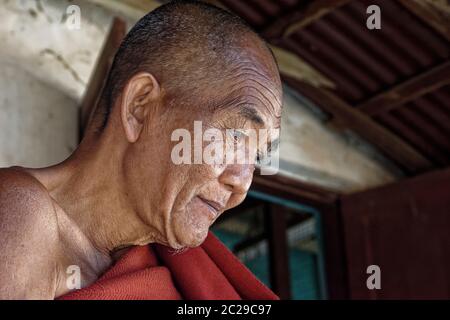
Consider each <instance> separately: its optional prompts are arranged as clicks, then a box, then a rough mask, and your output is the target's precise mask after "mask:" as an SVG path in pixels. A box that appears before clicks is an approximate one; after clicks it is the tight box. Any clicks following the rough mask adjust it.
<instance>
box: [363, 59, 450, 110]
mask: <svg viewBox="0 0 450 320" xmlns="http://www.w3.org/2000/svg"><path fill="white" fill-rule="evenodd" d="M449 83H450V61H446V62H444V63H442V64H440V65H438V66H437V67H434V68H433V69H431V70H428V71H425V72H424V73H422V74H419V75H417V76H415V77H413V78H411V79H408V80H407V81H405V82H403V83H400V84H399V85H397V86H394V87H392V88H389V89H388V90H386V91H384V92H382V93H380V94H378V95H376V96H374V97H373V98H371V99H369V100H367V101H365V102H363V103H361V104H359V105H358V106H357V108H358V109H359V110H361V111H362V112H364V113H365V114H367V115H369V116H373V115H377V114H381V113H384V112H387V111H389V110H391V109H393V108H395V107H397V106H400V105H402V104H405V103H407V102H409V101H412V100H414V99H416V98H418V97H420V96H422V95H424V94H426V93H429V92H431V91H434V90H436V89H439V88H440V87H442V86H444V85H446V84H449Z"/></svg>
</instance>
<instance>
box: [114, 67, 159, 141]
mask: <svg viewBox="0 0 450 320" xmlns="http://www.w3.org/2000/svg"><path fill="white" fill-rule="evenodd" d="M159 98H160V86H159V83H158V82H157V81H156V79H155V78H154V77H153V75H151V74H150V73H146V72H142V73H138V74H136V75H134V76H133V77H132V78H131V79H130V80H129V81H128V83H127V85H126V86H125V88H124V90H123V97H122V101H121V106H120V107H121V108H120V109H121V110H120V111H121V120H122V125H123V128H124V130H125V135H126V137H127V140H128V141H129V142H130V143H134V142H136V141H137V140H138V139H139V136H140V134H141V132H142V129H143V128H144V124H145V122H146V121H148V116H149V114H150V111H151V110H150V109H151V108H152V107H154V105H155V102H156V101H157V100H158V99H159Z"/></svg>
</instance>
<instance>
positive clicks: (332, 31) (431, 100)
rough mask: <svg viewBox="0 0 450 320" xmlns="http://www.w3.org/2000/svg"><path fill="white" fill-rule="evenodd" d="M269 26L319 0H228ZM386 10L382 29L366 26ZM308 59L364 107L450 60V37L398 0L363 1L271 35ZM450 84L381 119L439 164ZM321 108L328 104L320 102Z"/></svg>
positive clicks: (449, 142)
mask: <svg viewBox="0 0 450 320" xmlns="http://www.w3.org/2000/svg"><path fill="white" fill-rule="evenodd" d="M221 2H222V3H223V4H224V5H226V6H227V7H228V8H230V9H231V10H233V11H234V12H236V13H237V14H239V15H240V16H241V17H243V18H244V19H246V20H247V21H248V22H249V23H250V24H251V25H252V26H253V27H254V28H255V29H256V30H257V31H261V32H262V31H263V30H265V29H266V28H267V27H268V26H270V25H271V24H273V23H274V22H275V21H276V20H277V19H280V17H281V18H283V17H288V15H289V13H290V12H293V11H295V10H301V9H302V8H304V7H305V6H306V5H307V4H308V3H310V2H311V1H300V0H289V1H288V0H284V1H282V0H263V1H259V0H248V1H245V2H244V1H239V0H222V1H221ZM372 4H375V5H378V6H379V7H380V8H381V30H369V29H368V28H367V27H366V19H367V17H368V14H367V13H366V8H367V7H368V6H369V5H372ZM270 41H271V43H272V44H274V45H277V46H280V47H282V48H285V49H287V50H289V51H291V52H293V53H295V54H297V55H298V56H300V57H301V58H303V59H304V60H305V61H306V62H308V63H309V64H310V65H311V66H313V67H314V68H316V69H317V70H318V71H320V72H322V73H323V74H324V75H325V76H327V77H328V78H329V79H330V80H332V81H333V82H334V83H335V84H336V90H335V91H334V92H335V94H336V95H337V96H339V97H340V98H342V99H343V100H345V101H346V102H347V103H349V104H350V105H352V106H354V107H356V106H357V105H358V104H360V103H363V102H365V101H367V100H369V99H370V98H372V97H374V96H375V95H377V94H379V93H381V92H384V91H386V90H388V89H389V88H392V87H393V86H395V85H398V84H401V83H403V82H404V81H406V80H408V79H411V78H413V77H415V76H417V75H420V74H421V73H423V72H425V71H427V70H430V69H432V68H434V67H436V66H439V65H441V64H442V63H444V62H446V61H449V57H450V44H449V42H448V41H447V40H446V39H445V38H444V37H443V36H442V35H441V34H439V33H438V32H436V31H435V30H434V29H433V28H432V27H430V26H429V25H428V24H426V23H425V22H424V21H423V20H421V19H419V18H418V17H417V16H415V15H414V14H413V13H412V12H410V11H409V10H407V8H405V7H403V6H402V4H401V3H400V2H398V1H392V0H357V1H356V0H355V1H349V2H348V3H346V4H344V5H342V6H339V7H337V8H335V9H334V10H332V11H331V12H330V13H328V14H325V15H323V16H322V17H320V18H319V19H317V20H315V21H314V22H312V23H311V24H308V25H307V26H305V27H303V28H300V29H299V30H298V31H294V32H292V33H290V34H289V35H288V36H284V37H283V36H280V37H277V38H273V39H270ZM449 89H450V87H449V86H448V85H447V86H444V87H441V88H438V89H437V90H435V91H433V92H430V93H427V94H426V95H423V96H420V97H418V98H416V99H414V100H412V101H409V102H408V103H405V104H403V105H399V106H396V107H394V108H391V109H389V110H385V111H383V112H382V113H375V114H371V116H372V117H373V119H374V120H375V121H376V122H377V123H379V124H381V125H382V126H384V127H385V128H387V129H389V130H391V131H392V132H393V133H395V134H396V135H398V136H399V137H401V138H403V139H404V140H405V141H407V142H408V143H409V144H410V145H411V146H413V147H414V148H416V149H417V150H418V151H419V152H420V153H421V154H423V155H424V156H425V157H426V158H428V159H429V160H430V161H431V162H432V163H433V164H434V165H435V166H438V167H442V166H447V165H449V164H450V104H449V101H450V96H449V92H450V90H449ZM319 107H320V106H319Z"/></svg>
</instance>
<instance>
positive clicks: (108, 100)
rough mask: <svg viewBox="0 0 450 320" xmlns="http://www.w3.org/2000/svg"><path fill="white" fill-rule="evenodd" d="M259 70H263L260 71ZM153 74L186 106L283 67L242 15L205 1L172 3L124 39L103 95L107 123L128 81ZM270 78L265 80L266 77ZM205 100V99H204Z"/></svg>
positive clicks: (171, 96) (170, 95) (273, 74)
mask: <svg viewBox="0 0 450 320" xmlns="http://www.w3.org/2000/svg"><path fill="white" fill-rule="evenodd" d="M256 70H257V71H256ZM141 71H145V72H149V73H151V74H152V75H153V76H154V77H155V78H156V80H157V81H158V82H159V83H160V85H161V88H162V89H163V90H164V93H165V95H166V98H167V99H168V100H169V101H168V103H169V104H170V102H171V101H174V100H175V99H176V100H177V104H179V102H180V101H182V102H183V103H184V104H190V103H207V104H208V105H214V104H215V103H216V102H215V101H214V98H216V97H215V96H214V95H210V96H209V98H207V100H208V101H194V99H200V98H201V96H202V95H203V96H204V95H205V92H208V91H210V92H211V93H213V92H217V91H218V90H221V89H223V84H224V82H227V81H228V82H230V81H231V82H233V81H237V79H238V78H239V77H243V76H245V74H246V73H255V72H256V73H258V74H255V75H254V76H257V77H262V78H265V79H266V80H268V79H275V82H277V84H279V76H278V69H277V66H276V63H275V61H274V58H273V55H272V53H271V51H270V49H269V48H268V46H267V45H266V44H265V42H264V40H262V39H261V38H260V37H259V36H258V35H257V34H256V33H254V32H253V31H252V30H251V28H250V27H249V26H248V25H247V24H246V23H245V22H244V21H243V20H242V19H240V18H239V17H237V16H235V15H233V14H231V13H229V12H227V11H225V10H222V9H219V8H217V7H214V6H212V5H209V4H205V3H202V2H199V1H172V2H170V3H168V4H165V5H162V6H161V7H159V8H157V9H156V10H154V11H152V12H150V13H149V14H147V15H146V16H144V17H143V18H142V19H141V20H139V21H138V23H137V24H136V25H135V26H134V27H133V28H132V29H131V31H130V32H129V33H128V35H127V36H126V38H125V40H124V41H123V42H122V44H121V46H120V48H119V50H118V52H117V54H116V56H115V58H114V62H113V65H112V68H111V71H110V74H109V77H108V80H107V83H106V85H105V89H104V91H103V94H102V98H101V103H100V105H101V108H99V109H98V111H99V112H100V113H102V117H103V126H105V125H106V124H107V120H108V116H109V114H110V111H111V108H112V106H113V105H114V102H115V100H116V99H117V98H118V97H119V96H120V93H121V91H122V90H123V88H124V86H125V85H126V83H127V81H128V80H129V79H130V78H131V77H132V76H133V75H135V74H137V73H138V72H141ZM263 82H264V81H263ZM203 99H204V100H205V98H203Z"/></svg>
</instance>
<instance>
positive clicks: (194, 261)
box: [59, 233, 278, 300]
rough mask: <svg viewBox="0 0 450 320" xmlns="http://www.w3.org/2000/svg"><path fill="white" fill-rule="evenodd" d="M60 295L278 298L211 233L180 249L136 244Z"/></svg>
mask: <svg viewBox="0 0 450 320" xmlns="http://www.w3.org/2000/svg"><path fill="white" fill-rule="evenodd" d="M59 299H68V300H69V299H141V300H148V299H161V300H166V299H172V300H174V299H188V300H200V299H209V300H216V299H217V300H219V299H223V300H228V299H252V300H275V299H278V297H277V296H276V295H275V294H274V293H273V292H272V291H270V289H268V288H267V287H266V286H265V285H264V284H262V283H261V282H260V281H259V280H258V279H257V278H256V277H255V276H254V275H253V274H252V273H251V272H250V271H249V270H248V269H247V268H246V267H245V266H244V265H243V264H242V263H241V262H240V261H239V260H238V259H237V258H236V257H235V256H234V255H233V253H231V252H230V251H229V250H228V249H227V248H226V247H225V245H224V244H223V243H221V242H220V241H219V240H218V239H217V238H216V237H215V236H214V235H213V234H211V233H209V235H208V237H207V238H206V240H205V242H204V243H203V244H202V245H201V246H200V247H197V248H192V249H188V250H186V251H184V252H182V253H174V251H173V250H171V249H170V248H168V247H165V246H162V245H158V244H151V245H147V246H137V247H134V248H132V249H131V250H129V251H128V252H127V253H126V254H125V255H124V256H123V257H122V258H121V259H120V260H119V261H118V262H117V263H116V264H115V265H114V266H113V267H112V268H111V269H110V270H108V271H107V272H106V273H105V274H104V275H103V276H101V277H100V278H99V279H98V280H97V281H96V282H95V283H94V284H92V285H91V286H89V287H86V288H82V289H80V290H75V291H72V292H70V293H68V294H66V295H64V296H61V297H59Z"/></svg>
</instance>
